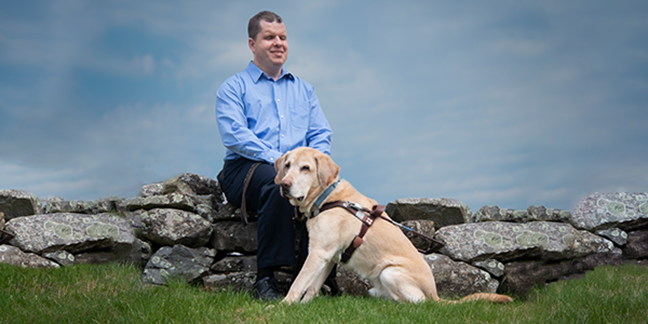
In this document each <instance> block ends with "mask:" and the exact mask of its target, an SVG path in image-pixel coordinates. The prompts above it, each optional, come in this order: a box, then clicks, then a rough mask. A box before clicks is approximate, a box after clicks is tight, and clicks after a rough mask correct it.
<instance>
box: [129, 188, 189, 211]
mask: <svg viewBox="0 0 648 324" xmlns="http://www.w3.org/2000/svg"><path fill="white" fill-rule="evenodd" d="M117 208H118V210H126V211H135V210H139V209H143V210H151V209H155V208H174V209H180V210H185V211H189V212H192V213H193V212H194V211H195V210H196V203H195V199H194V198H193V197H191V196H189V195H186V194H184V193H179V192H175V193H170V194H167V195H157V196H148V197H134V198H129V199H124V200H122V201H120V202H118V204H117Z"/></svg>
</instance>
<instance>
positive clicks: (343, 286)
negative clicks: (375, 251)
mask: <svg viewBox="0 0 648 324" xmlns="http://www.w3.org/2000/svg"><path fill="white" fill-rule="evenodd" d="M335 281H336V282H337V285H338V289H339V290H340V293H341V294H344V295H351V296H369V289H371V284H370V283H369V281H368V280H367V279H364V278H362V277H360V276H359V275H358V274H356V273H355V272H353V271H351V270H349V269H347V268H345V267H343V266H338V267H337V272H336V274H335Z"/></svg>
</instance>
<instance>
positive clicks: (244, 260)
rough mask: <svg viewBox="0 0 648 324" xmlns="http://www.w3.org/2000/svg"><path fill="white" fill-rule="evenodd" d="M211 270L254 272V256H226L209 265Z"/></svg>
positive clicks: (255, 265)
mask: <svg viewBox="0 0 648 324" xmlns="http://www.w3.org/2000/svg"><path fill="white" fill-rule="evenodd" d="M211 270H212V271H213V272H256V271H257V264H256V256H252V255H248V256H228V257H224V258H223V259H221V260H219V261H217V262H215V263H214V264H213V265H212V266H211Z"/></svg>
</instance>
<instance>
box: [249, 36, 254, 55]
mask: <svg viewBox="0 0 648 324" xmlns="http://www.w3.org/2000/svg"><path fill="white" fill-rule="evenodd" d="M248 47H250V51H252V54H254V39H252V38H248Z"/></svg>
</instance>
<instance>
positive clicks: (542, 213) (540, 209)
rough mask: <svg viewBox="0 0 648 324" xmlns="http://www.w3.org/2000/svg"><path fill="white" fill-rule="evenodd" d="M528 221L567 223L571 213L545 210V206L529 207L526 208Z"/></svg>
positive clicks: (550, 209)
mask: <svg viewBox="0 0 648 324" xmlns="http://www.w3.org/2000/svg"><path fill="white" fill-rule="evenodd" d="M527 213H528V214H529V220H530V221H547V222H562V223H568V222H569V219H570V218H571V217H572V215H571V212H570V211H568V210H563V209H554V208H546V207H545V206H529V208H527Z"/></svg>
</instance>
